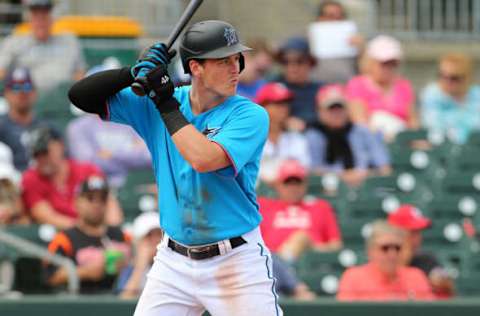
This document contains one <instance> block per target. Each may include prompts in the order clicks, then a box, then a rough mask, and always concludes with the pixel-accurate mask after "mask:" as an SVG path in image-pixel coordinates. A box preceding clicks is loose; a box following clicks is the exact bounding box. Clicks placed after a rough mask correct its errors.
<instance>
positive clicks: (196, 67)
mask: <svg viewBox="0 0 480 316" xmlns="http://www.w3.org/2000/svg"><path fill="white" fill-rule="evenodd" d="M188 66H189V67H190V72H191V74H192V76H199V75H200V74H201V73H202V72H203V65H202V63H201V62H199V61H198V60H195V59H190V60H189V61H188Z"/></svg>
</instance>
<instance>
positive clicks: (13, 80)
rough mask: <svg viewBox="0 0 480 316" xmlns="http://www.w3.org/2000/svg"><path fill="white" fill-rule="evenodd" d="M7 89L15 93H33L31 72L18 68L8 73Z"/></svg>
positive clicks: (6, 78)
mask: <svg viewBox="0 0 480 316" xmlns="http://www.w3.org/2000/svg"><path fill="white" fill-rule="evenodd" d="M4 85H5V89H10V90H15V91H27V92H28V91H32V90H33V89H34V85H33V81H32V77H31V74H30V70H29V69H28V68H23V67H16V68H12V69H10V70H9V71H8V73H7V75H6V77H5V83H4Z"/></svg>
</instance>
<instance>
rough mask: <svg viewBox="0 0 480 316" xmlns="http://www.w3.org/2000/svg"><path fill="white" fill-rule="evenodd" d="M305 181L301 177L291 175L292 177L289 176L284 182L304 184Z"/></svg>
mask: <svg viewBox="0 0 480 316" xmlns="http://www.w3.org/2000/svg"><path fill="white" fill-rule="evenodd" d="M304 182H305V181H304V180H303V179H300V178H296V177H290V178H287V179H285V180H283V184H287V185H292V184H293V185H300V184H303V183H304Z"/></svg>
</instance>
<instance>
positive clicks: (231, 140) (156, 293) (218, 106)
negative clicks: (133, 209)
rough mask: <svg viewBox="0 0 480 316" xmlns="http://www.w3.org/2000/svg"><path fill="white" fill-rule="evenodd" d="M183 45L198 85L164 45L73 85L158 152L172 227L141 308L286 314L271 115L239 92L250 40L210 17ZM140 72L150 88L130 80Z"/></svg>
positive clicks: (141, 313) (152, 315)
mask: <svg viewBox="0 0 480 316" xmlns="http://www.w3.org/2000/svg"><path fill="white" fill-rule="evenodd" d="M179 50H180V57H181V60H182V63H183V67H184V70H185V72H186V73H189V74H191V77H192V84H191V86H184V87H181V88H174V86H173V84H172V82H171V80H170V76H169V74H168V71H167V65H168V63H169V62H170V59H171V58H172V55H173V54H171V53H169V52H167V49H166V46H165V45H164V44H156V45H154V46H152V47H151V48H150V49H149V50H148V51H147V52H146V53H144V54H143V56H142V57H141V58H140V59H139V60H138V61H137V64H136V65H135V66H133V67H132V68H123V69H118V70H109V71H104V72H101V73H97V74H94V75H92V76H90V77H87V78H85V79H83V80H81V81H79V82H77V83H76V84H75V85H74V86H73V87H72V88H71V90H70V92H69V97H70V100H71V101H72V103H73V104H75V105H76V106H77V107H79V108H81V109H82V110H85V111H87V112H91V113H97V114H99V115H100V116H101V117H102V118H103V119H104V120H110V121H114V122H118V123H123V124H127V125H130V126H132V127H133V128H134V129H135V130H136V131H137V133H138V134H139V135H140V136H141V137H142V138H143V139H144V140H145V142H146V144H147V146H148V148H149V150H150V153H151V155H152V161H153V165H154V172H155V177H156V180H157V184H158V189H159V208H160V210H161V212H160V225H161V227H162V229H163V230H164V231H165V236H164V238H163V239H162V242H161V243H160V244H159V246H158V251H157V254H156V257H155V260H154V264H153V266H152V268H151V270H150V272H149V273H148V277H147V282H146V285H145V288H144V289H143V293H142V295H141V297H140V299H139V302H138V305H137V307H136V311H135V316H160V315H176V316H177V315H178V316H181V315H185V316H187V315H202V313H203V312H204V311H205V310H208V311H209V312H210V313H211V314H212V315H214V316H216V315H225V316H226V315H228V316H232V315H233V316H240V315H248V316H250V315H262V316H266V315H276V316H277V315H283V313H282V311H281V309H280V307H279V305H278V301H277V295H276V293H275V292H274V285H275V280H274V278H273V277H272V266H271V257H270V253H269V251H268V249H267V248H266V247H265V244H264V242H263V240H262V238H261V235H260V231H259V228H258V225H259V223H260V220H261V217H260V215H259V212H258V205H257V201H256V196H255V190H254V188H255V180H256V177H257V173H258V168H259V160H260V155H261V152H262V148H263V145H264V143H265V141H266V138H267V133H268V115H267V113H266V112H265V110H264V109H263V108H261V107H260V106H258V105H256V104H254V103H252V102H251V101H250V100H248V99H246V98H243V97H240V96H238V95H236V88H237V84H238V77H239V74H240V72H241V71H242V69H243V68H244V58H243V55H242V52H244V51H247V50H249V48H248V47H246V46H244V45H242V44H241V43H240V41H239V38H238V35H237V32H236V31H235V29H234V28H233V27H232V26H231V25H230V24H228V23H225V22H222V21H203V22H199V23H196V24H194V25H192V26H191V27H190V28H188V29H187V30H186V31H185V33H184V35H183V38H182V39H181V44H180V49H179ZM136 76H139V77H140V78H141V79H142V80H143V82H144V84H145V85H146V86H147V87H148V88H149V89H150V91H151V92H150V93H149V94H148V96H145V97H139V96H137V95H135V94H134V93H133V92H132V90H131V89H130V88H129V86H130V85H131V84H132V82H133V81H134V77H136Z"/></svg>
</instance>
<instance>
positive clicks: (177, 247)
mask: <svg viewBox="0 0 480 316" xmlns="http://www.w3.org/2000/svg"><path fill="white" fill-rule="evenodd" d="M229 240H230V245H231V246H232V249H233V248H237V247H238V246H241V245H243V244H245V243H247V242H246V241H245V239H243V238H242V237H234V238H230V239H229ZM168 248H170V249H172V250H173V251H175V252H178V253H179V254H181V255H184V256H186V257H189V258H190V259H193V260H203V259H208V258H211V257H215V256H218V255H219V254H220V248H219V246H218V243H217V244H211V245H206V246H192V247H185V246H183V245H181V244H179V243H177V242H175V241H174V240H172V239H171V238H168Z"/></svg>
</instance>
